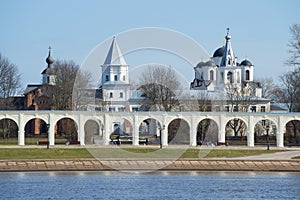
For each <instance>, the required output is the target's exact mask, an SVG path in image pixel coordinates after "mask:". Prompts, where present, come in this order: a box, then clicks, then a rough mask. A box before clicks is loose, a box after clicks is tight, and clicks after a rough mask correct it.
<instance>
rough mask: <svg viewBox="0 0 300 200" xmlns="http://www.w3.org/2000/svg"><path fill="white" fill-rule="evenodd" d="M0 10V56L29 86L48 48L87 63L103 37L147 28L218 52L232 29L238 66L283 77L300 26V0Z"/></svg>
mask: <svg viewBox="0 0 300 200" xmlns="http://www.w3.org/2000/svg"><path fill="white" fill-rule="evenodd" d="M0 5H1V12H0V21H1V31H0V52H1V53H2V54H3V55H4V56H6V57H7V58H8V59H9V60H10V61H11V62H13V63H15V64H17V66H18V68H19V70H20V72H21V73H22V82H23V84H28V83H40V82H41V74H40V73H41V72H42V70H43V69H44V68H45V67H46V63H45V58H46V56H47V51H48V46H49V45H51V46H52V48H53V57H54V58H55V59H57V58H59V59H72V60H74V61H75V62H76V63H78V64H81V63H82V62H83V60H84V59H85V57H86V56H87V55H88V53H89V52H90V51H91V50H92V49H93V48H94V47H95V46H96V45H98V44H99V43H101V42H102V41H103V40H105V39H108V38H109V37H111V36H112V35H115V34H118V33H119V32H122V31H126V30H129V29H133V28H141V27H163V28H169V29H174V30H176V31H179V32H182V33H184V34H186V35H188V36H190V37H192V38H193V39H195V40H196V41H197V42H198V43H200V44H201V45H202V46H203V47H204V48H205V49H206V50H207V52H208V53H209V54H211V55H212V54H213V52H214V50H215V49H217V48H218V47H220V46H222V44H223V40H224V36H225V34H226V28H227V27H230V32H231V35H232V45H233V50H234V51H235V54H236V56H238V58H239V61H241V60H242V59H244V58H245V57H247V58H248V59H249V60H251V61H252V62H253V63H254V65H255V70H256V72H255V75H256V77H273V78H274V79H277V77H278V76H279V75H281V74H282V73H284V72H286V71H287V70H288V69H289V68H287V67H286V66H285V65H284V61H285V59H286V58H287V56H288V54H287V50H288V48H287V42H288V40H289V39H290V32H289V26H290V25H292V24H293V23H300V12H299V8H300V1H299V0H254V1H249V0H248V1H242V0H226V1H221V0H215V1H199V0H198V1H197V0H194V1H189V0H186V1H176V0H151V1H141V0H135V1H131V0H123V1H122V0H120V1H116V0H115V1H108V0H107V1H99V0H86V1H83V0H82V1H78V0H77V1H76V0H51V1H41V0H24V1H21V0H1V2H0ZM200 59H201V58H199V60H200ZM128 64H129V65H130V64H131V63H128ZM189 70H190V71H192V69H189ZM192 79H193V77H192V76H191V77H190V81H192Z"/></svg>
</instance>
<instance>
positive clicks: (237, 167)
mask: <svg viewBox="0 0 300 200" xmlns="http://www.w3.org/2000/svg"><path fill="white" fill-rule="evenodd" d="M109 170H121V171H139V170H141V171H143V170H146V171H149V170H151V171H153V170H200V171H278V172H280V171H286V172H300V160H232V159H228V160H226V159H222V160H218V159H179V160H176V161H172V160H167V159H164V160H151V159H122V160H97V159H64V160H0V171H2V172H9V171H109Z"/></svg>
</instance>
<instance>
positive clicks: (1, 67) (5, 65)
mask: <svg viewBox="0 0 300 200" xmlns="http://www.w3.org/2000/svg"><path fill="white" fill-rule="evenodd" d="M20 87H21V74H19V72H18V68H17V66H16V65H15V64H13V63H10V62H9V60H8V59H7V58H6V57H4V56H2V55H1V53H0V97H2V98H7V97H9V96H12V95H14V94H15V93H16V92H17V91H18V89H20Z"/></svg>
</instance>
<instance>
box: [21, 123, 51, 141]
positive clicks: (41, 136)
mask: <svg viewBox="0 0 300 200" xmlns="http://www.w3.org/2000/svg"><path fill="white" fill-rule="evenodd" d="M24 133H25V144H26V145H35V144H38V142H39V141H44V142H47V141H48V133H47V123H46V122H45V121H44V120H43V119H42V118H30V120H28V121H27V122H26V124H25V127H24Z"/></svg>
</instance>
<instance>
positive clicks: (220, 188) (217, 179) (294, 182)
mask: <svg viewBox="0 0 300 200" xmlns="http://www.w3.org/2000/svg"><path fill="white" fill-rule="evenodd" d="M0 199H130V200H133V199H300V173H246V172H167V171H162V172H154V173H148V174H145V173H136V174H132V173H131V174H128V173H121V172H115V171H114V172H9V173H7V172H6V173H0Z"/></svg>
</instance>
